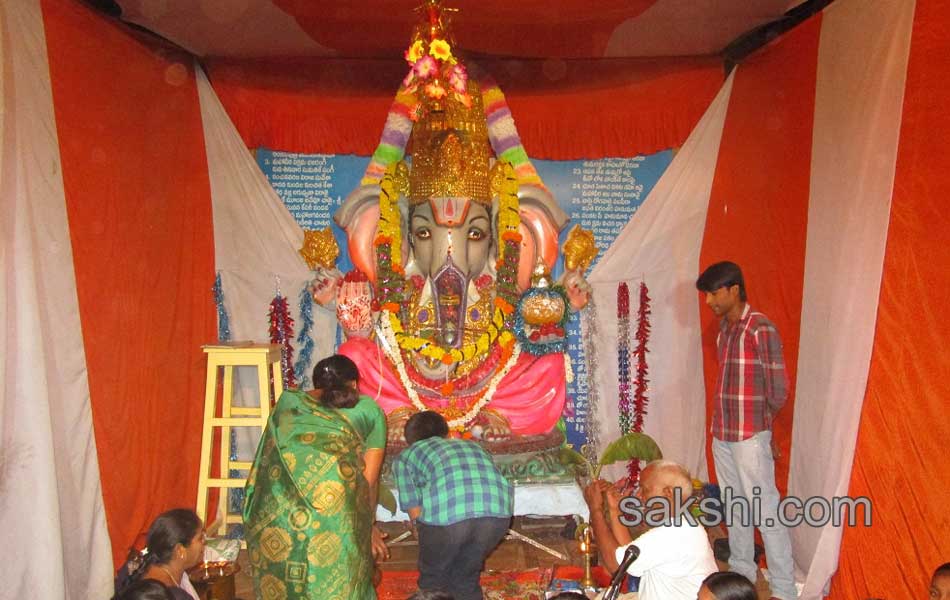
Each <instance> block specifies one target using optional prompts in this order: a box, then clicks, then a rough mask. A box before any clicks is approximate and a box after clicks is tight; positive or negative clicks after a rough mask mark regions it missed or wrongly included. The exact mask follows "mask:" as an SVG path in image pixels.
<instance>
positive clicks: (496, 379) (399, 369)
mask: <svg viewBox="0 0 950 600" xmlns="http://www.w3.org/2000/svg"><path fill="white" fill-rule="evenodd" d="M392 323H393V320H392V319H385V318H384V319H382V322H381V323H380V336H381V337H382V341H383V342H384V343H383V344H382V348H383V351H384V352H385V353H386V356H387V357H388V358H389V360H390V361H391V362H392V363H393V365H394V366H395V367H396V373H397V375H399V381H400V383H401V384H402V386H403V388H404V389H405V390H406V394H407V395H408V396H409V400H410V401H411V402H412V405H413V406H414V407H415V408H416V409H417V410H420V411H422V410H438V409H433V408H431V407H429V406H426V404H425V403H424V402H423V401H422V400H421V399H420V398H419V393H418V392H417V391H416V388H415V386H414V385H413V383H412V380H411V379H410V377H409V374H408V373H407V372H406V363H405V362H404V361H403V358H402V352H401V351H400V350H399V343H398V342H397V341H396V333H395V332H394V331H393V329H392V327H391V325H392ZM504 334H507V336H509V339H508V340H507V341H506V342H504V346H503V355H502V363H501V364H502V366H501V367H500V368H499V369H498V371H496V372H495V374H494V375H493V376H492V378H491V380H490V381H489V382H488V385H487V386H486V387H485V388H484V390H483V391H482V392H481V394H480V395H478V394H476V396H475V397H476V398H478V400H477V401H476V402H475V403H474V404H473V405H472V406H471V407H469V409H468V411H467V412H465V413H464V414H463V415H462V416H460V417H457V418H453V419H450V420H448V425H449V428H450V429H456V430H458V429H461V428H464V427H466V426H467V425H468V424H469V423H471V422H472V421H473V420H474V419H475V418H476V417H477V416H478V414H479V413H480V412H481V410H482V409H483V408H485V406H487V405H488V403H489V402H491V400H492V398H493V397H494V395H495V391H496V390H497V388H498V384H499V383H501V380H502V379H504V378H505V376H506V375H507V374H508V373H509V372H510V371H511V369H512V368H514V366H515V364H516V363H517V362H518V357H519V356H521V346H520V345H519V344H518V343H517V342H515V340H514V338H513V337H510V336H511V333H510V332H507V331H506V332H502V335H504ZM509 352H510V354H509ZM506 355H508V356H507V360H505V357H506ZM443 411H445V412H450V411H447V410H446V409H443Z"/></svg>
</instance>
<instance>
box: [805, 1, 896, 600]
mask: <svg viewBox="0 0 950 600" xmlns="http://www.w3.org/2000/svg"><path fill="white" fill-rule="evenodd" d="M913 21H914V2H913V0H898V1H895V2H862V1H860V0H842V1H840V2H835V3H834V4H832V5H831V6H830V7H829V8H827V9H826V10H825V12H824V15H823V17H822V24H821V38H820V42H819V50H818V72H817V84H816V96H815V120H814V129H813V142H812V160H811V186H810V201H809V205H808V232H807V243H806V251H805V281H804V290H803V298H802V321H801V337H800V345H799V353H798V381H797V388H796V389H797V393H796V400H795V417H794V428H793V433H792V452H791V458H790V469H789V483H788V493H789V495H793V496H797V497H799V498H803V499H804V498H809V497H812V496H823V497H825V498H831V497H833V496H844V495H846V494H847V493H848V484H849V481H850V478H851V466H852V463H853V459H854V449H855V443H856V440H857V434H858V426H859V424H860V420H861V405H862V402H863V399H864V393H865V388H866V385H867V377H868V367H869V363H870V359H871V348H872V345H873V342H874V324H875V322H876V318H877V304H878V297H879V290H880V283H881V270H882V268H883V261H884V247H885V241H886V238H887V225H888V219H889V215H890V205H891V192H892V188H893V184H894V170H895V164H896V160H897V141H898V137H899V134H900V123H901V109H902V103H903V94H904V81H905V77H906V71H907V59H908V54H909V50H910V38H911V30H912V27H913ZM841 534H842V529H841V528H840V527H832V526H830V525H829V526H826V527H823V528H811V527H797V528H794V529H793V530H792V541H793V545H794V551H795V558H796V562H797V564H798V566H799V569H800V570H801V571H803V572H804V574H805V587H804V590H803V593H802V596H801V597H802V598H803V599H808V600H811V599H816V598H820V597H822V595H823V591H824V589H825V588H826V586H827V585H828V583H829V580H830V579H831V576H832V575H833V574H834V573H835V571H836V569H837V566H838V553H839V549H840V546H841Z"/></svg>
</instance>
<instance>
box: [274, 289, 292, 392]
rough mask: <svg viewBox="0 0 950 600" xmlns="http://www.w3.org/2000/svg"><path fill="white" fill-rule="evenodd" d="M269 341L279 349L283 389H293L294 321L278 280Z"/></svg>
mask: <svg viewBox="0 0 950 600" xmlns="http://www.w3.org/2000/svg"><path fill="white" fill-rule="evenodd" d="M268 316H269V318H270V341H271V343H272V344H278V345H280V346H281V349H280V372H281V376H282V378H283V380H284V387H285V388H288V387H295V384H296V379H295V378H294V366H293V365H294V347H293V346H292V345H291V343H290V342H291V340H292V339H293V337H294V320H293V319H292V318H291V317H290V310H289V309H288V308H287V298H285V297H284V296H282V295H281V294H280V279H279V278H278V279H277V295H276V296H274V300H273V301H272V302H271V303H270V311H269V313H268ZM275 401H276V398H275Z"/></svg>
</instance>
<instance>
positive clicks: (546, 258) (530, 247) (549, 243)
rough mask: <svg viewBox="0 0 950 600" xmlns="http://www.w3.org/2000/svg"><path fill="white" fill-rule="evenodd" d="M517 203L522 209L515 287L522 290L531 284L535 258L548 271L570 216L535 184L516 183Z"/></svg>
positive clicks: (549, 193)
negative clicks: (519, 253)
mask: <svg viewBox="0 0 950 600" xmlns="http://www.w3.org/2000/svg"><path fill="white" fill-rule="evenodd" d="M518 204H519V209H520V210H519V212H520V213H521V234H522V238H523V241H522V243H521V256H520V259H519V265H518V287H519V288H520V289H521V290H522V291H524V290H526V289H528V288H529V287H530V286H531V273H532V271H533V270H534V267H535V265H537V264H538V262H539V261H540V262H543V263H544V265H545V267H547V269H548V271H550V270H551V269H553V268H554V264H555V263H556V262H557V256H558V235H559V234H560V233H561V230H562V229H564V228H565V227H566V226H567V223H568V221H569V220H570V217H569V216H568V215H567V213H565V212H564V211H563V210H562V209H561V206H560V205H559V204H558V202H557V200H555V198H554V196H553V195H551V192H549V191H548V190H547V189H546V188H544V187H542V186H539V185H534V184H521V185H519V186H518Z"/></svg>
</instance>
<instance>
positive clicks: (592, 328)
mask: <svg viewBox="0 0 950 600" xmlns="http://www.w3.org/2000/svg"><path fill="white" fill-rule="evenodd" d="M581 338H582V341H583V343H584V361H585V366H586V368H587V418H586V420H585V423H584V430H585V431H586V433H587V443H586V444H584V446H583V447H581V454H583V455H584V457H586V458H587V460H589V461H590V462H591V464H596V463H597V459H598V454H599V453H600V427H599V426H598V424H597V407H598V406H600V398H599V397H600V390H599V389H598V387H597V381H598V380H597V369H598V367H597V365H598V358H597V354H598V351H597V344H596V343H594V341H595V340H597V339H598V335H597V305H596V304H595V303H594V295H593V294H591V295H590V301H589V302H588V303H587V307H586V308H584V310H583V312H582V313H581Z"/></svg>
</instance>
